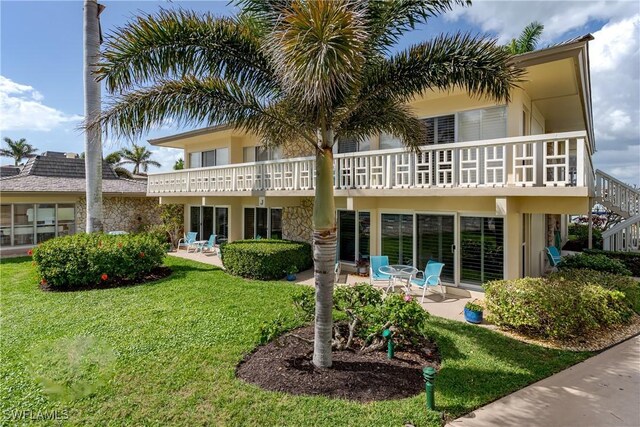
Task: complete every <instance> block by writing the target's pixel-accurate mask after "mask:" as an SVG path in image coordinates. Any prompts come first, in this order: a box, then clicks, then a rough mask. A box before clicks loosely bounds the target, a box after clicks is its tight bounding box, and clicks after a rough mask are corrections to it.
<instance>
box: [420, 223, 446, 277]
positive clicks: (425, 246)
mask: <svg viewBox="0 0 640 427" xmlns="http://www.w3.org/2000/svg"><path fill="white" fill-rule="evenodd" d="M454 222H455V217H454V216H453V215H431V214H416V254H417V257H416V262H417V263H418V264H417V265H416V267H417V268H418V269H421V270H422V269H424V268H425V267H426V265H427V263H428V262H429V260H434V261H438V262H441V263H444V269H443V270H442V279H443V280H446V281H449V282H453V281H454V265H455V263H454V253H453V252H454V246H453V245H454V242H455V235H454Z"/></svg>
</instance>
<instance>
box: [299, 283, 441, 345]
mask: <svg viewBox="0 0 640 427" xmlns="http://www.w3.org/2000/svg"><path fill="white" fill-rule="evenodd" d="M294 305H295V306H296V307H298V308H299V309H300V310H301V311H302V312H303V318H306V319H311V318H313V311H314V308H315V307H314V300H313V290H312V289H310V290H309V291H307V292H304V293H303V294H301V295H299V296H297V297H296V299H295V300H294ZM333 308H334V310H335V314H336V316H335V317H336V322H335V325H334V331H333V345H334V348H335V349H337V350H345V349H347V348H351V346H352V344H353V341H352V340H350V339H349V336H353V337H356V338H359V339H360V340H361V342H362V346H361V348H362V349H363V350H364V351H372V350H377V349H380V348H383V347H384V345H385V341H384V339H383V338H382V336H381V335H382V331H383V330H384V329H391V330H392V331H393V333H394V341H395V342H396V345H397V346H399V347H402V346H405V345H409V344H416V343H418V342H420V341H421V340H422V339H424V337H425V333H424V327H425V325H426V322H427V319H428V318H429V313H427V312H426V311H425V310H424V309H423V308H422V307H420V305H419V304H418V303H417V302H416V301H415V300H414V299H413V298H412V297H406V296H404V295H398V294H392V295H388V296H387V297H384V294H383V293H382V291H380V290H378V289H375V288H374V287H373V286H371V285H369V284H368V283H359V284H356V285H355V286H339V287H337V288H336V289H335V290H334V293H333ZM340 319H343V321H341V320H340Z"/></svg>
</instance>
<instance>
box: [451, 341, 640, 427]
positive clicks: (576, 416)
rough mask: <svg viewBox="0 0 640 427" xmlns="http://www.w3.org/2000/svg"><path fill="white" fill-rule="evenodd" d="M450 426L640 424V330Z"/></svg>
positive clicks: (596, 426)
mask: <svg viewBox="0 0 640 427" xmlns="http://www.w3.org/2000/svg"><path fill="white" fill-rule="evenodd" d="M448 426H450V427H485V426H486V427H489V426H492V427H493V426H523V427H524V426H527V427H535V426H544V427H556V426H557V427H569V426H579V427H618V426H620V427H622V426H624V427H627V426H629V427H636V426H640V336H636V337H634V338H631V339H629V340H627V341H625V342H624V343H622V344H619V345H617V346H615V347H613V348H611V349H609V350H607V351H605V352H603V353H600V354H598V355H597V356H594V357H592V358H590V359H588V360H586V361H584V362H582V363H579V364H578V365H575V366H573V367H571V368H569V369H567V370H564V371H562V372H560V373H558V374H556V375H553V376H551V377H549V378H546V379H544V380H542V381H539V382H537V383H535V384H532V385H530V386H528V387H526V388H524V389H522V390H520V391H517V392H515V393H513V394H511V395H509V396H506V397H504V398H502V399H500V400H497V401H495V402H493V403H491V404H489V405H487V406H484V407H482V408H480V409H477V410H475V411H474V412H472V413H470V414H467V415H466V416H464V417H462V418H458V419H457V420H455V421H453V422H451V423H450V424H448Z"/></svg>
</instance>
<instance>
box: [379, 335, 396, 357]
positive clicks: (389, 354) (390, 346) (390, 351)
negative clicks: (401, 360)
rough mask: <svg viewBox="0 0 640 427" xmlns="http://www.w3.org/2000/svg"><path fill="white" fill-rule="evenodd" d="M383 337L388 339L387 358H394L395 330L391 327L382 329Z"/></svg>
mask: <svg viewBox="0 0 640 427" xmlns="http://www.w3.org/2000/svg"><path fill="white" fill-rule="evenodd" d="M382 338H384V339H386V340H387V359H393V347H394V343H393V332H391V330H390V329H385V330H384V331H382Z"/></svg>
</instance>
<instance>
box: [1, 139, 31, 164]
mask: <svg viewBox="0 0 640 427" xmlns="http://www.w3.org/2000/svg"><path fill="white" fill-rule="evenodd" d="M4 142H6V143H7V146H8V147H9V148H2V149H0V156H2V157H11V158H12V159H13V160H14V165H15V166H18V165H19V164H20V162H21V161H22V159H26V158H29V157H33V156H35V155H36V152H37V151H38V149H37V148H33V146H32V145H31V144H28V143H27V140H26V139H24V138H20V139H18V140H14V139H11V138H7V137H5V138H4Z"/></svg>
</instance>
